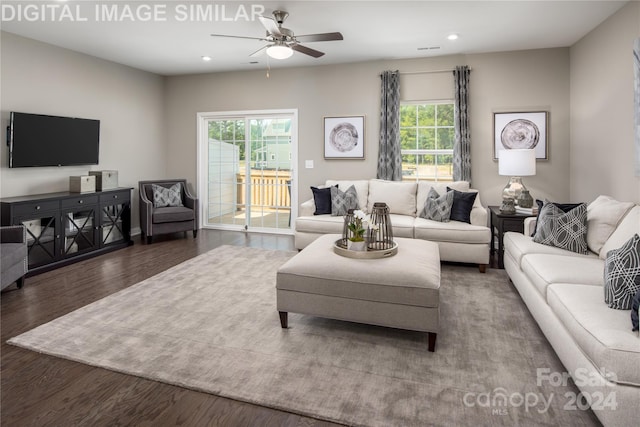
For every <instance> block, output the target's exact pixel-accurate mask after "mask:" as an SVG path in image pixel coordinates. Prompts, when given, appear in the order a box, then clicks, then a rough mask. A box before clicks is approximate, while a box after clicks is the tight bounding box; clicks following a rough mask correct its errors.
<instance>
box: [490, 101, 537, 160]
mask: <svg viewBox="0 0 640 427" xmlns="http://www.w3.org/2000/svg"><path fill="white" fill-rule="evenodd" d="M548 115H549V113H548V112H547V111H524V112H508V113H493V160H498V156H499V152H500V151H501V150H510V149H518V148H521V149H522V148H523V149H533V150H535V152H536V159H537V160H548V159H549V137H548V135H549V134H548Z"/></svg>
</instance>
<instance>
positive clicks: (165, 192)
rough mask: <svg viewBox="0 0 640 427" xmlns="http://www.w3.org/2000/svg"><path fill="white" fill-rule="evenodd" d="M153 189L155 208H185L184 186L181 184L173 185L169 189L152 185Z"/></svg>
mask: <svg viewBox="0 0 640 427" xmlns="http://www.w3.org/2000/svg"><path fill="white" fill-rule="evenodd" d="M151 188H152V189H153V207H154V208H164V207H168V206H174V207H175V206H184V205H183V204H182V184H181V183H180V182H177V183H175V184H173V185H172V186H171V187H169V188H166V187H163V186H161V185H156V184H151Z"/></svg>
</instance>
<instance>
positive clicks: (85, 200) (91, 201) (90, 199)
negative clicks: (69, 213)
mask: <svg viewBox="0 0 640 427" xmlns="http://www.w3.org/2000/svg"><path fill="white" fill-rule="evenodd" d="M97 203H98V196H80V197H72V198H70V199H64V200H62V208H63V209H66V208H77V207H82V206H84V205H95V204H97Z"/></svg>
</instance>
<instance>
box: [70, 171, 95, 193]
mask: <svg viewBox="0 0 640 427" xmlns="http://www.w3.org/2000/svg"><path fill="white" fill-rule="evenodd" d="M69 191H70V192H72V193H90V192H92V191H96V177H95V176H92V175H91V176H89V175H82V176H70V177H69Z"/></svg>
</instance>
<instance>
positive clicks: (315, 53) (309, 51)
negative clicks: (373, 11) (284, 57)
mask: <svg viewBox="0 0 640 427" xmlns="http://www.w3.org/2000/svg"><path fill="white" fill-rule="evenodd" d="M291 49H293V50H295V51H296V52H300V53H304V54H305V55H309V56H313V57H314V58H320V57H321V56H322V55H324V52H320V51H318V50H315V49H311V48H308V47H306V46H302V45H301V44H294V45H291Z"/></svg>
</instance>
